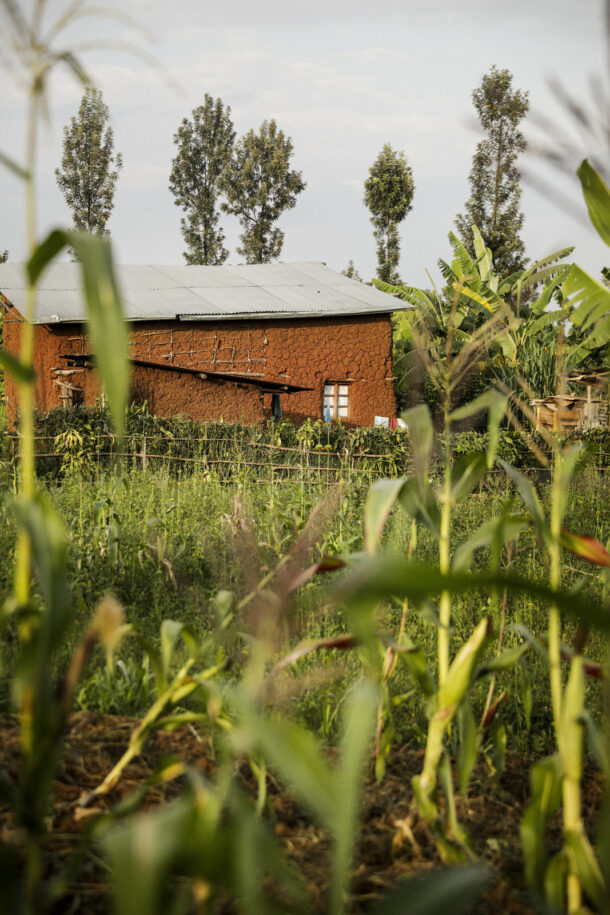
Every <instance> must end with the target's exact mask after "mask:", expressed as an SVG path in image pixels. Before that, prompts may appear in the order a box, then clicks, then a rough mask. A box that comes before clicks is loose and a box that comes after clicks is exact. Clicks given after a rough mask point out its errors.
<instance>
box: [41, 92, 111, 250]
mask: <svg viewBox="0 0 610 915" xmlns="http://www.w3.org/2000/svg"><path fill="white" fill-rule="evenodd" d="M122 166H123V161H122V157H121V154H120V153H117V154H116V156H115V155H114V135H113V132H112V127H110V125H109V111H108V106H107V105H105V104H104V100H103V97H102V93H101V92H100V90H99V89H92V88H90V87H89V88H87V89H85V92H84V95H83V97H82V99H81V103H80V107H79V109H78V114H77V115H76V117H73V118H71V119H70V123H69V124H67V125H66V126H65V127H64V139H63V156H62V160H61V166H60V167H59V168H57V169H55V177H56V178H57V184H58V185H59V188H60V190H61V192H62V193H63V195H64V197H65V200H66V203H67V204H68V206H69V208H70V210H71V211H72V219H73V222H74V226H75V228H76V229H79V230H80V231H84V232H90V233H91V234H94V235H109V234H110V233H109V232H108V230H107V229H106V224H107V222H108V219H109V217H110V214H111V212H112V208H113V206H114V192H115V188H116V182H117V179H118V176H119V172H120V170H121V168H122Z"/></svg>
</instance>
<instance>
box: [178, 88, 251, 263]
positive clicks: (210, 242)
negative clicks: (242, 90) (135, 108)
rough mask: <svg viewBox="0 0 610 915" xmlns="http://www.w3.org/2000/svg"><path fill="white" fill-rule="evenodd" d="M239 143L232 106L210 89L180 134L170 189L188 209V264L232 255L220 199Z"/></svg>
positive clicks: (184, 224) (185, 225) (183, 226)
mask: <svg viewBox="0 0 610 915" xmlns="http://www.w3.org/2000/svg"><path fill="white" fill-rule="evenodd" d="M234 142H235V130H234V129H233V122H232V121H231V109H230V107H228V106H227V107H226V108H225V106H224V104H223V102H222V99H219V98H218V99H214V98H212V96H211V95H209V94H208V93H206V94H205V97H204V101H203V105H199V106H198V107H197V108H194V109H193V112H192V116H191V119H189V118H183V119H182V123H181V124H180V127H179V128H178V130H177V131H176V133H175V134H174V143H175V145H176V148H177V152H176V157H175V158H174V159H173V161H172V170H171V173H170V178H169V189H170V191H171V192H172V194H173V195H174V203H175V204H176V206H179V207H181V209H182V210H184V212H185V213H186V214H187V215H186V217H185V218H182V219H181V220H180V227H181V229H182V236H183V238H184V241H185V243H186V245H187V250H186V251H185V252H184V257H185V260H186V262H187V264H223V263H224V262H225V261H226V259H227V257H228V256H229V252H228V251H227V249H226V248H225V247H224V238H225V235H224V231H223V230H222V228H221V227H220V226H219V225H218V223H219V219H220V213H219V210H218V207H217V199H218V196H219V192H220V183H221V178H222V174H223V171H224V170H225V168H226V166H227V164H228V162H229V159H230V158H231V150H232V149H233V144H234Z"/></svg>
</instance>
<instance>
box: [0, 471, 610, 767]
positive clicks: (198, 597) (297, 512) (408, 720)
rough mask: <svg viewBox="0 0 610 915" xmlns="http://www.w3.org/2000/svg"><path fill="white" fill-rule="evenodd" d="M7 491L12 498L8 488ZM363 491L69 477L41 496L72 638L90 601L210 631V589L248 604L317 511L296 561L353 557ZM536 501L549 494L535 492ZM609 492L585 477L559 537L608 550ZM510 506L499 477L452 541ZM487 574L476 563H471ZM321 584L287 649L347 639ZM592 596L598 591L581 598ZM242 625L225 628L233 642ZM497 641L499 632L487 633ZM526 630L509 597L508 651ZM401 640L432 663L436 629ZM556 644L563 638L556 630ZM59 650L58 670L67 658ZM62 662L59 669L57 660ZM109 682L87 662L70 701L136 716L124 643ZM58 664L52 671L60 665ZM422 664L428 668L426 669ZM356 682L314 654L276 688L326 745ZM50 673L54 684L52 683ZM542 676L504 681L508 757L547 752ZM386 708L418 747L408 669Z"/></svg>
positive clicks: (463, 601) (158, 476) (426, 542)
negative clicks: (52, 528)
mask: <svg viewBox="0 0 610 915" xmlns="http://www.w3.org/2000/svg"><path fill="white" fill-rule="evenodd" d="M4 485H5V491H7V494H9V493H8V489H9V485H8V482H5V484H4ZM367 489H368V483H367V482H364V481H363V482H361V483H358V482H356V483H351V484H350V485H349V486H345V487H343V488H339V487H331V488H327V487H326V486H325V485H324V483H323V482H320V481H319V480H315V479H314V480H313V482H310V483H308V484H304V483H303V482H302V481H299V482H296V481H295V482H289V481H283V482H282V483H281V484H280V485H272V486H268V485H260V484H257V483H255V482H253V481H250V482H249V481H248V479H247V478H245V479H244V482H243V483H242V484H241V485H236V484H223V483H221V482H219V481H218V480H215V479H210V478H209V476H207V475H205V476H204V475H202V474H197V473H195V474H191V475H189V476H186V477H184V478H181V479H176V478H173V477H171V476H170V475H169V474H168V473H167V472H163V471H161V472H154V471H149V472H147V473H143V472H141V471H137V470H135V471H134V470H132V471H130V472H129V473H128V474H127V475H125V476H124V477H123V478H118V477H116V476H114V475H112V474H111V473H106V474H101V475H100V476H98V478H96V479H93V480H92V479H84V478H83V477H82V476H81V475H80V474H79V473H77V472H72V473H70V474H68V475H67V476H66V477H65V479H64V480H63V482H62V484H61V485H60V486H58V485H56V484H53V485H51V484H49V489H48V491H49V494H50V497H51V499H52V501H53V503H54V505H55V507H56V509H57V510H58V512H59V514H60V516H61V517H62V519H63V521H64V524H65V527H66V530H67V532H68V536H69V541H70V563H71V566H72V569H71V572H72V574H71V578H72V581H73V583H74V585H73V587H74V613H75V614H76V618H77V624H78V625H77V627H76V631H77V632H78V631H82V629H83V628H84V627H85V625H86V623H87V621H88V620H89V619H90V617H91V615H92V613H93V610H94V607H95V605H96V603H97V601H98V600H99V599H100V597H101V596H102V595H104V594H105V593H112V594H114V595H115V596H116V597H117V598H118V599H119V600H120V602H121V603H122V605H123V607H124V609H125V615H126V618H127V621H128V622H131V623H134V624H135V625H136V627H137V629H138V631H139V632H140V633H141V634H142V635H143V636H145V637H146V638H148V639H152V640H155V639H157V638H158V633H159V627H160V624H161V622H162V621H163V620H164V619H167V618H172V619H177V620H180V621H184V622H186V623H188V624H189V625H190V626H191V627H192V628H193V629H194V630H195V632H197V633H199V634H203V633H205V632H209V631H210V630H212V629H213V628H214V627H215V625H216V617H215V610H214V597H215V595H216V594H217V592H218V591H220V590H228V591H232V592H234V593H235V595H236V596H237V598H238V599H239V598H241V597H243V596H244V595H246V594H248V593H249V592H250V591H251V590H252V589H253V588H254V587H255V586H256V584H257V582H258V581H260V580H261V579H262V578H263V576H265V575H266V574H268V572H269V571H270V570H271V569H272V568H273V567H274V566H275V565H276V563H277V562H278V560H279V559H280V557H282V556H284V555H285V554H286V553H287V551H288V550H289V548H290V545H291V544H292V543H293V542H294V540H295V538H296V537H297V536H298V534H299V532H300V531H301V530H302V529H303V527H304V525H305V523H306V521H307V519H308V518H309V516H310V514H311V512H312V510H313V508H314V506H315V505H316V504H317V503H319V502H321V501H326V500H328V499H334V500H335V505H334V510H333V513H332V517H331V520H330V522H329V523H328V525H327V526H326V528H325V529H324V530H323V531H322V532H320V536H319V538H318V540H317V542H316V544H315V546H314V547H313V550H312V551H311V554H310V556H309V557H307V559H306V558H305V557H304V561H314V560H315V559H317V558H319V557H321V556H322V555H324V554H327V553H346V552H350V551H351V552H353V551H356V550H359V549H361V548H362V520H361V519H362V515H363V505H364V500H365V498H366V493H367ZM540 493H541V495H542V498H543V500H547V499H548V487H547V486H546V485H542V486H541V487H540ZM609 496H610V481H607V480H606V474H603V473H599V472H596V471H592V470H589V471H585V473H584V474H583V475H581V476H580V477H578V478H577V479H576V480H575V483H574V485H573V490H572V495H571V502H570V509H569V513H568V519H567V526H568V527H569V528H570V529H571V530H573V531H576V532H578V533H581V534H586V535H589V536H594V537H597V538H598V539H600V540H601V541H602V542H606V540H607V539H608V538H609V537H610V498H609ZM511 497H512V494H511V491H510V488H509V486H508V484H507V483H506V481H505V479H504V478H503V477H502V476H501V475H497V476H493V477H491V483H490V484H488V485H487V486H486V487H485V488H483V489H482V490H481V491H480V492H476V493H474V494H473V495H471V496H470V497H469V498H468V499H467V500H466V501H465V502H463V503H461V504H460V505H458V506H457V507H456V509H455V513H454V518H453V531H452V542H453V543H458V542H460V541H461V540H463V539H465V538H466V537H467V536H468V534H469V533H471V532H472V531H473V530H475V529H476V528H477V527H478V526H479V525H480V524H481V523H482V522H483V521H484V520H486V519H488V518H489V517H491V516H492V515H493V514H494V513H497V512H499V511H500V509H501V506H502V505H503V504H504V503H505V502H506V500H507V499H510V498H511ZM409 524H410V522H409V519H408V517H407V516H406V514H405V513H404V512H402V511H401V510H399V509H395V511H394V513H393V514H392V516H391V518H390V520H389V523H388V525H387V528H386V533H385V535H384V540H383V544H382V546H383V548H384V549H388V550H392V551H397V552H405V551H406V544H407V542H408V536H409ZM14 536H15V531H14V526H13V523H12V521H11V517H10V510H9V508H8V507H7V505H6V504H5V503H3V505H2V508H0V549H1V550H2V554H3V556H4V557H5V561H4V562H3V563H2V565H1V568H0V597H1V598H2V599H4V598H5V597H6V596H7V595H8V593H9V590H10V587H11V576H12V555H13V549H14ZM436 549H437V545H436V543H435V542H434V541H433V540H432V537H431V535H429V534H428V533H427V532H426V531H425V530H420V532H419V538H418V546H417V553H416V555H417V558H419V559H423V560H425V559H429V560H432V561H435V559H436ZM541 556H542V553H541V550H540V548H539V546H538V543H537V540H536V536H535V534H534V532H533V530H531V529H526V530H525V531H524V532H523V533H522V534H521V536H520V537H519V539H518V541H517V543H516V545H515V547H514V549H513V555H512V567H513V569H514V571H516V572H519V573H522V574H524V575H528V576H530V577H533V578H538V579H540V580H543V579H545V577H546V574H547V573H546V571H545V568H544V565H543V562H542V559H541ZM475 561H476V563H477V564H484V563H485V561H486V556H485V555H484V552H483V553H482V554H477V555H476V560H475ZM564 565H565V569H564V575H565V582H566V584H573V583H575V582H576V581H577V579H578V578H579V577H580V576H581V574H582V573H583V572H590V571H591V568H592V567H590V566H589V567H588V568H587V566H586V564H584V563H583V562H582V561H581V560H579V559H577V558H576V557H571V556H569V555H568V556H567V557H566V561H565V563H564ZM329 586H330V578H329V577H328V576H324V577H320V578H318V579H313V580H312V581H311V582H310V583H309V584H307V585H306V586H305V587H304V588H301V589H300V590H299V591H298V592H297V594H296V596H295V599H294V601H293V605H292V607H291V610H290V613H289V619H288V620H287V625H286V636H285V638H286V646H287V647H288V645H292V644H294V643H295V642H296V641H298V640H299V639H300V638H305V637H307V638H311V637H328V636H332V635H337V634H340V633H342V632H344V631H345V621H344V617H343V614H342V612H341V609H340V608H338V607H336V606H335V605H333V604H332V603H329V602H328V600H327V591H328V588H329ZM588 587H590V588H591V590H592V593H596V592H597V593H599V588H600V585H598V584H597V583H596V581H595V580H593V581H591V582H590V583H589V585H588ZM490 606H491V604H490V602H489V601H488V600H487V599H486V598H481V599H478V598H475V597H473V596H472V595H469V596H467V597H464V598H460V599H458V600H456V601H455V602H454V605H453V614H452V616H453V619H454V631H453V633H452V645H453V647H457V646H459V645H460V644H462V643H463V642H464V640H465V639H466V638H467V637H468V635H469V634H470V632H471V631H472V629H473V627H474V625H475V624H476V622H477V621H478V620H479V619H480V618H481V616H482V615H484V614H487V613H489V612H490ZM378 612H379V615H380V623H381V626H382V628H385V629H386V630H388V632H392V631H396V629H397V626H398V622H399V617H400V609H399V608H398V607H396V606H391V605H387V606H382V607H380V608H379V611H378ZM242 622H243V621H240V620H239V619H238V620H236V622H235V624H234V628H235V630H236V632H237V631H239V630H240V628H241V625H242ZM494 623H495V626H496V628H497V627H498V625H499V620H494ZM515 623H519V624H522V625H525V626H528V627H529V628H530V629H531V630H532V631H533V632H534V633H537V634H542V633H543V632H544V629H545V626H546V611H545V609H544V608H540V607H537V606H534V605H533V604H532V603H531V602H530V601H528V600H526V599H524V598H512V599H511V600H509V602H508V604H507V607H506V625H507V627H508V629H507V633H506V636H505V645H507V646H509V645H510V644H512V643H514V642H515V641H516V639H517V636H515V635H514V633H513V632H512V631H511V630H510V626H511V625H512V624H515ZM407 632H408V634H409V636H410V638H411V639H412V640H413V642H415V643H416V644H419V645H422V647H424V648H425V649H426V654H427V656H428V658H429V659H433V658H434V653H435V642H436V627H435V625H433V624H431V623H428V622H427V621H426V619H425V617H422V616H421V615H420V614H418V613H416V612H415V611H412V612H411V613H410V614H409V617H408V624H407ZM566 640H567V641H568V642H569V640H570V629H569V628H568V627H566ZM236 646H237V647H236V651H235V665H236V671H237V670H238V669H239V663H240V657H241V652H242V651H243V643H242V642H241V641H240V640H239V637H236ZM70 647H71V646H69V645H66V646H65V658H67V657H68V654H69V651H70ZM588 647H589V651H588V653H589V654H590V655H591V656H593V657H594V658H596V659H599V660H601V655H602V651H603V646H602V643H601V642H599V643H597V642H596V641H595V638H594V637H592V639H591V642H590V644H589V646H588ZM65 658H64V660H65ZM119 660H120V661H121V665H120V666H119V668H118V670H117V673H116V676H115V677H114V678H113V679H109V678H108V676H107V675H106V673H105V667H104V662H103V658H102V654H101V651H100V653H99V656H98V655H94V657H93V659H92V662H91V665H90V667H89V671H88V675H87V677H86V679H85V682H84V684H83V686H82V688H81V690H80V693H79V701H80V703H81V705H82V706H83V707H86V708H91V709H96V708H97V709H100V710H103V711H109V712H114V713H119V712H123V713H133V714H137V713H140V712H142V711H143V709H144V708H145V707H146V705H147V703H148V701H149V699H150V696H151V694H152V683H151V682H150V676H149V671H147V670H145V669H143V654H142V651H141V649H140V648H139V647H138V645H137V642H136V641H135V640H134V639H131V640H130V639H127V640H125V641H124V643H123V645H122V647H121V650H120V653H119ZM4 661H5V663H4V665H3V668H4V670H3V687H2V690H1V692H0V697H1V700H2V706H3V707H4V709H5V710H6V709H7V708H8V707H9V703H10V698H9V693H8V687H7V685H6V684H7V683H8V677H9V676H10V669H11V657H10V641H9V642H8V643H7V645H6V647H5V658H4ZM61 663H62V662H61V660H60V662H59V664H60V665H61ZM431 663H432V662H431ZM361 671H362V666H361V659H360V658H359V655H358V653H357V652H354V651H352V652H332V651H322V652H319V653H317V654H314V655H310V656H308V657H306V658H304V659H302V660H301V661H300V662H298V663H297V664H296V665H295V666H294V667H293V668H292V669H291V670H290V671H289V672H288V673H286V674H285V675H284V678H285V682H286V683H288V684H289V685H290V689H288V693H289V694H290V697H291V698H290V699H289V701H290V703H291V705H292V710H293V712H294V714H295V715H296V717H297V718H299V719H302V720H303V719H304V720H306V721H307V723H308V724H309V725H310V726H311V727H312V728H314V729H315V730H317V731H318V732H320V733H321V734H322V735H323V736H324V737H326V738H328V739H334V737H335V736H336V730H337V725H338V722H339V720H340V709H341V706H342V703H343V700H344V698H345V695H346V692H347V690H348V689H349V685H350V683H352V682H354V681H355V680H356V679H357V677H358V675H359V674H360V673H361ZM56 673H57V671H55V672H53V674H56ZM524 675H525V676H529V677H531V679H532V680H533V682H534V684H535V689H534V706H533V712H532V726H531V729H530V730H529V731H528V729H527V728H526V721H525V711H524V704H523V701H522V695H523V682H524V681H523V677H524ZM546 682H547V677H546V673H545V665H544V662H543V660H542V659H541V658H538V657H537V656H535V655H534V654H532V653H530V655H529V656H528V660H527V670H526V671H525V672H524V671H523V670H521V669H518V670H513V671H510V672H507V673H506V674H502V675H501V676H500V677H499V680H498V685H497V694H498V695H499V694H500V692H501V691H502V690H503V689H505V690H506V691H507V694H508V701H507V702H506V703H505V704H504V705H503V707H502V715H503V716H504V719H505V721H506V722H507V723H508V724H510V735H511V740H512V748H513V749H518V750H520V751H521V752H528V753H529V752H531V753H532V754H536V755H538V753H540V752H544V751H546V750H547V749H548V748H549V747H550V741H551V716H550V710H549V706H550V702H549V698H548V694H547V687H546ZM587 689H588V692H589V696H588V700H589V707H590V708H591V709H592V711H593V713H594V714H595V713H596V712H598V711H599V710H600V707H601V706H600V702H601V699H600V696H599V688H598V684H597V683H596V682H595V681H592V682H590V683H589V684H588V687H587ZM486 690H487V685H485V686H481V688H480V689H475V692H474V697H473V704H474V707H475V711H476V710H479V711H480V710H481V709H482V707H483V704H484V701H485V694H486ZM390 691H391V695H392V696H393V701H394V705H393V712H392V714H393V727H394V730H395V733H396V737H397V738H398V739H401V740H405V741H408V742H411V743H418V742H420V740H421V737H422V734H423V733H424V732H425V721H426V718H425V709H424V706H423V702H422V701H421V699H420V698H418V697H417V696H416V695H415V694H414V693H413V690H412V685H411V682H410V680H409V678H408V676H407V673H406V670H403V669H402V668H400V666H399V667H398V668H397V671H396V673H395V675H394V676H393V677H392V679H391V681H390Z"/></svg>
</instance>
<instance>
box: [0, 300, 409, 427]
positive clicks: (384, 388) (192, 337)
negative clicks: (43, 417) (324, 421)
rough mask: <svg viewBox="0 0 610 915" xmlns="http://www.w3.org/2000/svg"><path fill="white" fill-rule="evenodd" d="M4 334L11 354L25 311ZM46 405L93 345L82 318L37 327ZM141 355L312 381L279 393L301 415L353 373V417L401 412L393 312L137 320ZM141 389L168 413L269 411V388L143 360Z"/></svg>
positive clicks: (87, 397) (86, 388)
mask: <svg viewBox="0 0 610 915" xmlns="http://www.w3.org/2000/svg"><path fill="white" fill-rule="evenodd" d="M4 342H5V346H6V347H7V349H8V350H9V351H10V352H13V353H17V352H18V346H19V319H18V316H17V315H15V314H14V313H10V312H9V313H7V314H6V315H5V319H4ZM35 352H36V368H37V384H36V397H37V403H38V407H39V409H40V410H41V411H43V412H47V411H48V410H50V409H52V408H53V407H56V406H59V405H60V399H59V387H58V385H56V384H55V383H54V378H55V375H54V370H55V369H56V368H65V367H66V362H65V360H62V359H61V358H60V356H61V355H66V354H83V353H89V352H91V350H90V347H89V344H88V342H87V340H86V338H85V337H84V336H83V333H82V329H81V328H80V326H79V325H67V324H61V325H48V326H42V325H39V326H37V327H36V328H35ZM131 353H132V357H133V358H134V359H141V360H145V361H150V362H158V363H165V364H171V365H174V366H185V367H188V368H195V369H200V370H201V371H202V372H206V371H207V372H213V371H217V372H234V373H238V374H240V375H246V374H252V375H253V376H254V377H257V378H260V379H266V380H269V381H279V382H285V383H288V384H296V385H302V386H306V387H311V388H312V389H313V390H312V391H304V392H300V393H295V394H286V393H281V395H280V401H281V406H282V411H283V414H284V416H286V417H288V418H289V419H292V420H294V421H295V422H301V421H303V420H304V419H306V418H307V417H312V418H313V419H318V418H321V416H322V391H323V387H324V384H325V383H326V382H329V381H333V382H342V381H349V382H350V383H349V419H348V422H349V423H350V424H354V425H362V426H367V425H372V424H373V420H374V417H375V416H376V415H380V416H394V415H395V413H396V403H395V398H394V384H393V371H392V329H391V323H390V316H389V315H366V316H362V317H343V318H315V319H294V320H293V319H287V320H280V319H276V320H264V321H223V322H219V323H216V324H214V323H212V322H198V323H186V322H184V323H181V322H174V321H172V322H171V323H170V322H167V321H159V322H149V321H147V322H142V323H138V324H135V325H132V330H131ZM73 381H74V383H75V384H78V385H82V386H83V392H84V402H85V403H86V404H92V403H94V402H95V399H96V397H98V396H99V388H98V385H97V383H96V380H95V376H94V373H93V372H92V371H90V370H86V371H84V372H83V373H82V374H80V375H77V376H73ZM132 387H133V397H134V399H135V400H137V401H138V402H141V401H143V400H147V401H148V405H149V408H150V410H151V411H152V412H154V413H157V414H160V415H164V414H165V415H168V414H175V413H181V414H184V415H186V416H190V417H192V418H193V419H197V420H207V419H218V418H220V417H222V418H223V419H225V420H227V421H231V420H243V421H244V422H255V421H257V420H260V419H263V418H265V417H268V416H269V415H270V409H271V395H270V394H263V393H262V392H261V391H260V389H259V388H257V387H255V386H254V385H238V384H235V383H234V382H230V383H222V382H219V381H216V380H211V379H208V380H207V381H202V380H201V379H200V378H197V377H195V376H191V375H187V374H184V375H181V374H178V373H175V372H165V371H158V370H156V369H150V368H144V367H141V366H135V367H134V369H133V378H132ZM6 395H7V412H8V414H9V417H14V416H15V413H16V392H15V387H14V385H13V384H12V382H11V381H10V379H9V378H8V377H7V383H6Z"/></svg>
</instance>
